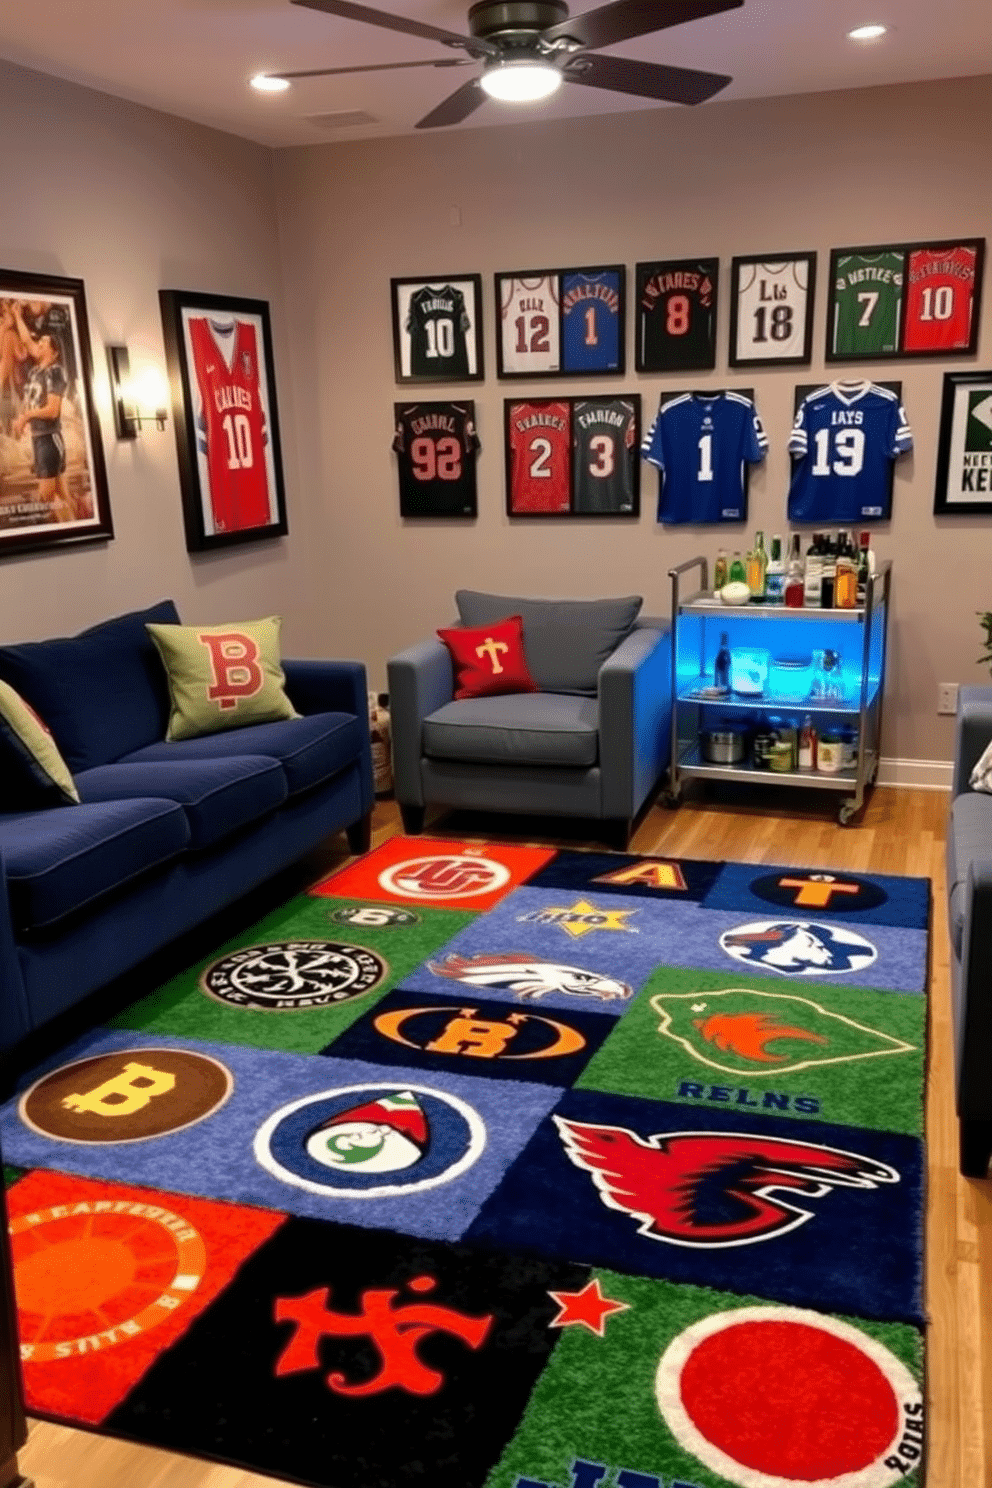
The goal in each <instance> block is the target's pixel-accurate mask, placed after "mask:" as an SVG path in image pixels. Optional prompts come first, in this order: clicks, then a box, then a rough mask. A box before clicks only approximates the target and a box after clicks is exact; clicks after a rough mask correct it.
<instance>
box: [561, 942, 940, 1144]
mask: <svg viewBox="0 0 992 1488" xmlns="http://www.w3.org/2000/svg"><path fill="white" fill-rule="evenodd" d="M925 1052H926V1001H925V999H924V998H921V997H908V996H903V995H901V994H899V993H894V992H874V991H867V990H864V989H860V988H856V987H824V986H822V985H817V986H806V987H803V986H797V985H796V984H795V983H792V984H790V985H789V986H788V987H787V988H783V987H781V986H780V985H779V984H777V983H771V982H769V980H768V978H760V979H759V978H757V977H748V976H738V975H736V973H731V974H730V975H726V974H723V973H719V972H712V971H690V970H686V969H685V968H682V967H672V968H667V967H661V968H659V969H658V970H657V971H655V972H654V973H652V975H651V977H650V979H649V981H648V983H647V985H646V986H645V987H644V989H643V991H642V992H641V993H640V995H639V997H638V998H637V1000H636V1002H635V1003H634V1004H633V1006H632V1007H631V1008H630V1009H629V1010H628V1012H627V1013H626V1015H625V1016H624V1017H623V1018H622V1019H621V1020H620V1021H619V1022H618V1024H617V1026H616V1028H615V1029H614V1031H613V1032H612V1033H611V1034H610V1037H609V1038H608V1039H607V1040H606V1042H605V1043H604V1044H603V1046H602V1048H601V1049H600V1050H599V1051H598V1053H597V1054H596V1055H595V1056H594V1057H593V1059H592V1060H591V1061H590V1063H589V1065H588V1066H587V1067H586V1069H585V1071H584V1072H583V1074H582V1075H581V1076H580V1078H579V1080H578V1081H577V1088H580V1089H582V1088H585V1089H589V1090H603V1091H613V1092H617V1093H619V1094H624V1095H642V1096H649V1097H651V1098H653V1099H655V1100H666V1101H684V1102H685V1103H686V1104H688V1105H694V1106H706V1107H708V1108H709V1109H711V1110H712V1109H715V1108H716V1107H718V1106H723V1107H731V1106H732V1107H733V1108H734V1109H736V1110H740V1109H747V1110H758V1111H769V1112H771V1113H772V1114H776V1115H778V1114H784V1115H792V1116H796V1117H798V1118H800V1119H803V1120H809V1119H810V1118H811V1117H812V1118H813V1119H814V1120H816V1119H819V1120H822V1121H831V1122H838V1123H840V1124H841V1125H845V1126H860V1127H869V1128H871V1129H873V1130H883V1131H894V1132H908V1133H911V1134H912V1135H920V1134H921V1133H922V1131H923V1081H924V1070H925Z"/></svg>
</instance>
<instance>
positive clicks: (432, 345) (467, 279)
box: [390, 274, 484, 382]
mask: <svg viewBox="0 0 992 1488" xmlns="http://www.w3.org/2000/svg"><path fill="white" fill-rule="evenodd" d="M390 286H391V289H392V309H393V356H394V359H395V364H396V381H397V382H479V381H481V379H482V377H483V376H484V369H483V365H482V278H481V276H480V275H479V274H438V275H436V276H435V277H434V278H432V279H391V280H390Z"/></svg>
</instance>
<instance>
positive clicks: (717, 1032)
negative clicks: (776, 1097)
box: [692, 1013, 827, 1064]
mask: <svg viewBox="0 0 992 1488" xmlns="http://www.w3.org/2000/svg"><path fill="white" fill-rule="evenodd" d="M692 1022H693V1026H694V1027H695V1028H698V1029H699V1032H700V1033H701V1034H702V1036H703V1038H704V1039H705V1040H706V1042H707V1043H708V1044H714V1045H715V1046H716V1048H718V1049H719V1050H721V1052H722V1053H724V1054H726V1053H731V1054H739V1055H740V1056H741V1058H743V1059H753V1060H754V1061H755V1063H757V1064H784V1063H786V1062H787V1060H788V1058H789V1056H788V1054H769V1053H768V1050H767V1048H766V1045H768V1044H772V1043H774V1042H775V1040H776V1039H803V1040H805V1042H806V1043H809V1044H824V1045H825V1044H826V1042H827V1040H826V1039H825V1038H824V1037H823V1036H822V1034H819V1033H810V1032H809V1030H808V1029H806V1028H792V1027H790V1026H789V1024H788V1023H780V1022H779V1020H778V1019H777V1018H776V1017H773V1016H772V1015H771V1014H770V1013H711V1014H710V1016H709V1017H708V1018H693V1020H692Z"/></svg>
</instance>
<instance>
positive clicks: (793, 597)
mask: <svg viewBox="0 0 992 1488" xmlns="http://www.w3.org/2000/svg"><path fill="white" fill-rule="evenodd" d="M804 587H805V586H804V584H803V559H802V552H801V539H800V536H799V533H798V532H794V533H793V534H792V551H791V553H790V554H789V572H788V576H787V578H786V581H785V602H786V604H787V605H788V606H789V608H790V609H791V610H801V609H802V607H803V591H804Z"/></svg>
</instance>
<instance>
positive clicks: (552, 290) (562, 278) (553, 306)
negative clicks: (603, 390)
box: [495, 264, 626, 379]
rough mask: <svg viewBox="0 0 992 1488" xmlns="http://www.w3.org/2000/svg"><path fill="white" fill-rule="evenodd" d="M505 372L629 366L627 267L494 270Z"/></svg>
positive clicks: (587, 372)
mask: <svg viewBox="0 0 992 1488" xmlns="http://www.w3.org/2000/svg"><path fill="white" fill-rule="evenodd" d="M495 298H496V361H497V372H498V375H499V376H500V377H501V378H513V377H526V378H529V379H530V378H535V377H562V376H568V377H582V376H597V377H602V376H604V375H612V374H613V373H616V374H618V375H619V374H620V373H622V372H623V371H624V368H625V360H626V353H625V344H624V327H625V322H626V269H625V268H624V266H623V264H606V265H598V266H593V267H587V268H581V269H514V270H513V271H512V272H510V273H502V274H497V275H496V296H495Z"/></svg>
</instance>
